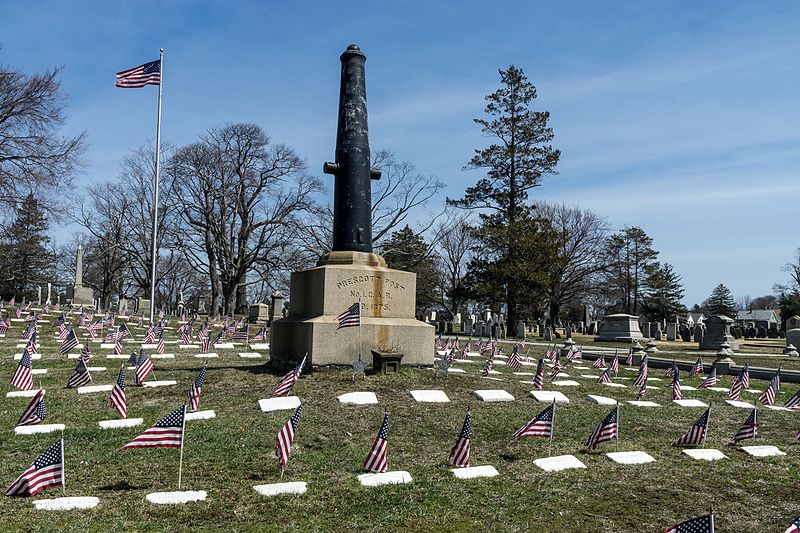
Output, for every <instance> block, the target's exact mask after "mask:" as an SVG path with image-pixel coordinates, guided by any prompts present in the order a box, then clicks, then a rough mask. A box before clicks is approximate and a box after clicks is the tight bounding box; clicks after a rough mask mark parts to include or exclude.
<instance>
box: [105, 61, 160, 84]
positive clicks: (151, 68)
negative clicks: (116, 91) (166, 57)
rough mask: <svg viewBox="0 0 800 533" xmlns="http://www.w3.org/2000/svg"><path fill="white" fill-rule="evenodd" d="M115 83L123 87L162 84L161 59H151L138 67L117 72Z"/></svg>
mask: <svg viewBox="0 0 800 533" xmlns="http://www.w3.org/2000/svg"><path fill="white" fill-rule="evenodd" d="M116 78H117V81H116V83H115V84H114V85H116V86H117V87H122V88H123V89H139V88H141V87H144V86H145V85H160V84H161V60H160V59H156V60H155V61H149V62H147V63H144V64H142V65H139V66H138V67H134V68H129V69H127V70H123V71H121V72H117V73H116Z"/></svg>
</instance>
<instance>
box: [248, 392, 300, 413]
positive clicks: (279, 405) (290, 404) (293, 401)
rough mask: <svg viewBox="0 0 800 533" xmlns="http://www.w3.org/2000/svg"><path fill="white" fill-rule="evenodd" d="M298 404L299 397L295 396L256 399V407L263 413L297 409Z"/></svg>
mask: <svg viewBox="0 0 800 533" xmlns="http://www.w3.org/2000/svg"><path fill="white" fill-rule="evenodd" d="M299 405H300V398H298V397H297V396H279V397H277V398H264V399H263V400H258V407H259V408H260V409H261V410H262V411H263V412H265V413H267V412H270V411H284V410H287V409H297V407H298V406H299Z"/></svg>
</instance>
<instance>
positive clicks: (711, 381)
mask: <svg viewBox="0 0 800 533" xmlns="http://www.w3.org/2000/svg"><path fill="white" fill-rule="evenodd" d="M718 381H719V378H717V367H713V368H712V369H711V373H709V374H708V376H707V377H706V379H704V380H703V382H702V383H701V384H700V385H699V386H700V388H701V389H707V388H709V387H713V386H714V385H716V384H717V382H718Z"/></svg>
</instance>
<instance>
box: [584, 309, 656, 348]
mask: <svg viewBox="0 0 800 533" xmlns="http://www.w3.org/2000/svg"><path fill="white" fill-rule="evenodd" d="M643 338H644V335H642V332H641V330H640V329H639V317H638V316H634V315H626V314H624V313H619V314H616V315H607V316H605V317H603V320H602V321H601V322H600V326H599V331H598V333H597V337H595V338H594V340H596V341H616V342H631V341H632V340H636V339H643Z"/></svg>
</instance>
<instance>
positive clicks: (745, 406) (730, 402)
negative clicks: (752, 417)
mask: <svg viewBox="0 0 800 533" xmlns="http://www.w3.org/2000/svg"><path fill="white" fill-rule="evenodd" d="M725 403H727V404H728V405H732V406H733V407H739V408H741V409H752V408H753V404H752V403H747V402H740V401H739V400H725Z"/></svg>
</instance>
